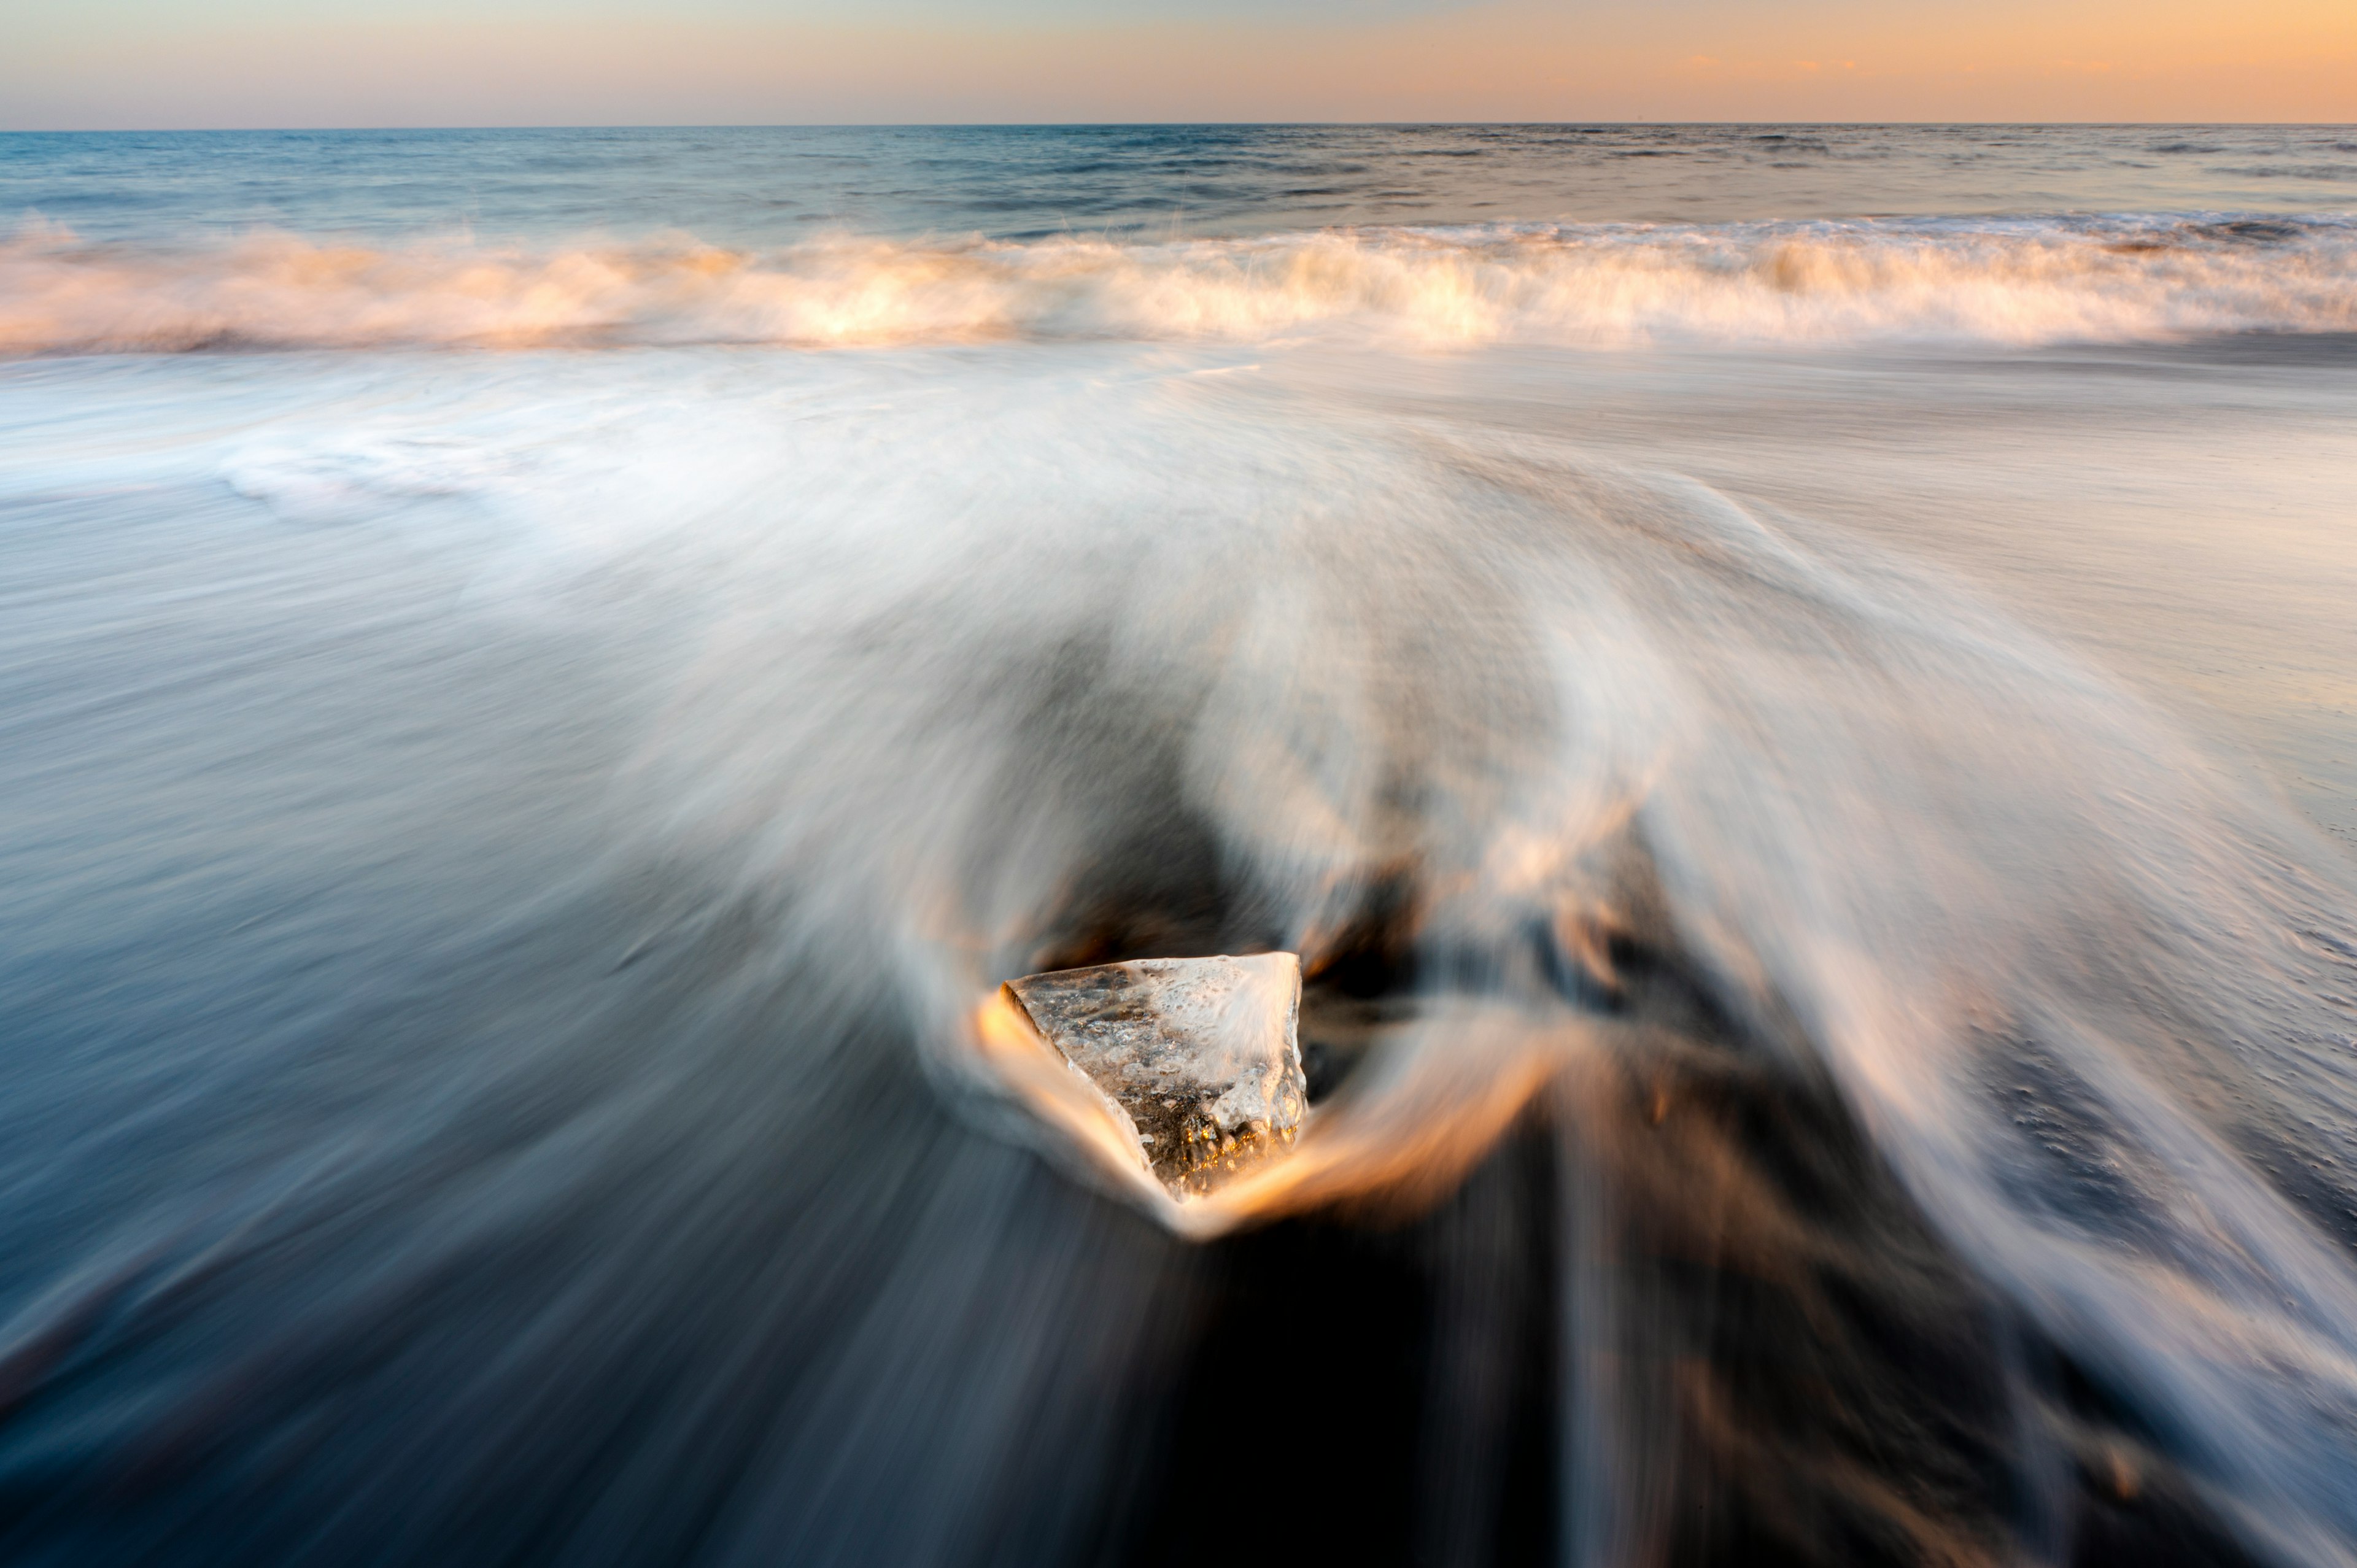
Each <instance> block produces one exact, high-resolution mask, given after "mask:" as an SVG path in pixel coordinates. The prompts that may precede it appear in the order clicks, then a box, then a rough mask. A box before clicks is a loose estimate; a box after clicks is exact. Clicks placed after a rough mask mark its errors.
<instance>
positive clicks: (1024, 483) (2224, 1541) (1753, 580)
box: [0, 125, 2357, 1568]
mask: <svg viewBox="0 0 2357 1568" xmlns="http://www.w3.org/2000/svg"><path fill="white" fill-rule="evenodd" d="M0 221H5V222H6V223H8V224H10V225H12V227H10V228H9V229H7V230H6V231H5V235H6V237H5V239H0V737H5V739H0V1561H5V1562H6V1563H10V1564H12V1565H13V1564H17V1563H23V1564H27V1565H44V1568H46V1565H58V1568H64V1565H72V1568H91V1565H111V1564H118V1563H120V1564H165V1565H178V1564H212V1563H219V1564H224V1565H227V1564H236V1565H241V1568H244V1565H256V1564H294V1563H321V1564H337V1565H343V1564H384V1565H388V1568H390V1565H393V1564H419V1565H433V1568H471V1565H475V1564H525V1563H546V1564H568V1565H569V1564H599V1563H615V1564H633V1565H643V1564H671V1563H680V1564H728V1565H734V1564H750V1563H765V1564H767V1563H791V1564H795V1565H798V1568H799V1565H802V1564H834V1563H843V1564H879V1565H890V1568H915V1565H922V1564H936V1563H938V1564H966V1563H975V1564H980V1563H1004V1564H1008V1565H1012V1568H1051V1565H1055V1564H1064V1563H1072V1564H1082V1563H1088V1564H1096V1563H1124V1564H1127V1563H1135V1564H1179V1563H1199V1562H1201V1561H1203V1560H1205V1559H1206V1558H1209V1557H1214V1556H1218V1555H1222V1554H1225V1555H1249V1556H1252V1557H1254V1558H1256V1559H1258V1558H1265V1559H1267V1560H1271V1561H1275V1562H1297V1563H1322V1562H1342V1561H1349V1562H1353V1563H1360V1564H1363V1565H1366V1568H1379V1565H1383V1564H1391V1563H1400V1564H1406V1563H1415V1564H1460V1563H1461V1564H1475V1563H1563V1564H1574V1565H1577V1568H1617V1565H1621V1564H1627V1565H1630V1568H1638V1565H1651V1564H1657V1563H1658V1564H1679V1565H1686V1564H1717V1563H1728V1564H1763V1563H1774V1564H1792V1565H1803V1564H1824V1565H1827V1568H1833V1565H1849V1564H1863V1563H1892V1564H1917V1563H1939V1564H1952V1565H1958V1568H1963V1565H1970V1564H1981V1563H1988V1564H1996V1563H2054V1564H2071V1565H2074V1568H2093V1565H2096V1564H2121V1565H2128V1564H2135V1565H2138V1568H2142V1565H2147V1564H2158V1563H2254V1564H2277V1565H2282V1568H2312V1565H2328V1564H2336V1563H2339V1564H2352V1563H2357V1481H2352V1477H2357V501H2352V497H2357V129H2352V128H2350V127H2332V126H2325V127H2297V126H2150V125H2137V126H2082V125H2069V126H1956V127H1943V126H1898V127H1890V126H1882V127H1876V126H1853V125H1842V126H1792V125H1777V126H1685V125H1606V126H1592V127H1582V126H1491V125H1478V126H1205V127H1172V126H1152V127H1118V126H1115V127H1000V128H954V127H924V128H870V129H859V128H844V129H745V128H722V129H701V130H699V129H679V130H653V129H629V130H532V131H505V130H502V131H449V132H398V133H396V132H382V133H376V132H337V133H258V132H257V133H236V134H231V133H211V134H170V135H167V134H8V135H0ZM1267 951H1288V952H1297V953H1298V954H1300V955H1301V961H1302V968H1303V972H1304V975H1305V990H1304V994H1303V999H1302V1004H1301V1014H1300V1036H1301V1041H1302V1047H1303V1052H1304V1057H1305V1060H1306V1063H1307V1066H1308V1090H1309V1094H1310V1097H1311V1101H1312V1103H1313V1111H1312V1113H1311V1119H1310V1121H1309V1122H1308V1124H1307V1126H1306V1129H1305V1131H1304V1133H1303V1136H1302V1140H1301V1143H1300V1144H1299V1148H1298V1151H1297V1154H1296V1155H1294V1156H1293V1160H1292V1163H1291V1164H1290V1165H1287V1166H1286V1170H1287V1171H1288V1172H1289V1173H1290V1174H1289V1175H1288V1176H1287V1177H1286V1179H1285V1180H1284V1181H1281V1182H1274V1183H1262V1184H1260V1185H1258V1186H1248V1187H1239V1188H1237V1189H1235V1196H1232V1197H1224V1196H1218V1195H1215V1196H1214V1197H1211V1198H1206V1199H1201V1200H1199V1201H1198V1202H1196V1203H1193V1204H1188V1205H1180V1204H1178V1203H1175V1202H1171V1201H1168V1199H1166V1198H1163V1197H1160V1196H1159V1195H1158V1194H1157V1193H1155V1192H1147V1191H1143V1190H1141V1189H1140V1188H1139V1187H1138V1185H1137V1184H1136V1183H1135V1182H1130V1181H1127V1180H1125V1177H1124V1176H1123V1173H1122V1171H1121V1170H1119V1169H1116V1168H1114V1165H1109V1164H1108V1161H1107V1159H1106V1157H1105V1155H1104V1153H1103V1149H1102V1148H1101V1147H1099V1146H1097V1145H1096V1144H1092V1143H1091V1141H1090V1139H1089V1138H1088V1137H1086V1136H1083V1135H1082V1134H1081V1133H1076V1132H1075V1131H1074V1128H1073V1124H1072V1123H1071V1121H1070V1119H1069V1118H1063V1117H1060V1114H1059V1113H1058V1111H1057V1109H1056V1106H1055V1105H1054V1104H1053V1103H1050V1101H1053V1099H1054V1097H1053V1096H1052V1095H1046V1094H1043V1092H1042V1091H1041V1090H1040V1089H1039V1085H1038V1084H1037V1083H1036V1082H1034V1081H1032V1080H1030V1079H1026V1078H1025V1077H1024V1076H1023V1075H1022V1074H1021V1073H1019V1072H1015V1071H1012V1070H1010V1069H1007V1068H1006V1063H1005V1061H1004V1059H1003V1058H1002V1056H1001V1055H1000V1054H999V1053H997V1052H996V1049H995V1047H994V1046H993V1043H992V1039H991V1037H990V1033H989V1030H988V1028H987V1027H986V1025H985V1020H986V1018H987V1016H988V1015H987V1013H986V1010H985V1003H986V1002H987V999H988V998H990V997H991V995H992V994H993V993H994V992H995V989H996V986H997V985H998V984H999V983H1000V982H1002V981H1005V980H1007V979H1009V978H1012V977H1016V976H1020V975H1023V974H1027V973H1031V972H1039V971H1042V970H1048V969H1056V968H1064V967H1071V966H1074V965H1080V964H1088V963H1094V962H1100V961H1113V960H1118V959H1127V958H1138V957H1188V956H1198V955H1209V954H1217V953H1238V954H1240V953H1254V952H1267Z"/></svg>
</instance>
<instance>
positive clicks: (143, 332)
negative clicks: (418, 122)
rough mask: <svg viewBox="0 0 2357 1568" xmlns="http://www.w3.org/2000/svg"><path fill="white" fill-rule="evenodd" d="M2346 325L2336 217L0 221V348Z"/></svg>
mask: <svg viewBox="0 0 2357 1568" xmlns="http://www.w3.org/2000/svg"><path fill="white" fill-rule="evenodd" d="M2352 329H2357V224H2352V222H2351V221H2350V220H2347V219H2346V218H2341V217H2329V216H2328V217H2310V218H2301V219H2285V218H2268V219H2264V220H2261V219H2238V218H2234V217H2232V216H2221V217H2215V218H2208V219H2193V218H2162V219H2147V218H2136V217H2121V218H2105V219H2049V220H1979V221H1972V222H1961V221H1922V220H1908V221H1889V222H1875V221H1866V220H1857V221H1844V222H1808V223H1744V224H1726V225H1695V226H1679V225H1622V224H1604V225H1577V226H1575V225H1512V226H1496V227H1461V226H1460V227H1451V228H1432V229H1415V228H1363V229H1338V230H1329V231H1317V232H1300V233H1290V234H1280V235H1275V236H1268V237H1262V238H1251V239H1230V240H1199V241H1184V242H1160V243H1151V242H1147V243H1141V242H1116V241H1114V240H1110V239H1104V238H1092V237H1088V236H1085V235H1068V236H1062V237H1058V238H1052V239H1045V240H1036V241H1028V242H1016V241H994V240H987V239H983V238H979V237H976V238H971V239H964V240H954V241H946V242H942V241H932V242H924V241H920V242H908V241H893V240H883V239H861V238H855V237H836V238H832V239H828V240H824V241H819V242H810V243H806V244H801V245H796V246H791V247H788V248H783V249H777V250H770V251H757V250H748V249H741V248H730V247H726V246H717V245H709V244H705V243H701V242H696V241H694V240H689V239H667V240H657V241H649V242H634V243H605V244H585V245H578V246H570V247H563V246H560V247H543V248H533V247H527V246H520V245H500V244H493V243H483V242H474V241H471V240H465V239H451V240H445V241H439V242H414V243H408V244H402V245H393V246H372V245H366V244H359V243H350V244H347V243H339V242H334V241H330V240H324V239H318V238H312V237H306V236H303V235H298V234H292V233H285V232H256V233H252V234H248V235H246V236H244V237H243V238H241V239H237V240H234V241H230V242H219V243H209V244H195V245H187V246H180V247H163V246H156V245H131V244H123V243H108V244H100V243H88V242H82V241H81V240H78V239H77V238H76V237H75V236H73V235H72V234H71V233H70V232H67V231H61V230H58V229H54V228H46V227H44V228H35V229H31V230H28V231H26V232H24V233H22V234H20V235H19V237H17V238H16V239H15V240H14V241H11V242H8V243H6V244H5V246H0V352H6V353H11V354H18V355H25V354H54V353H113V352H188V351H194V350H203V349H359V348H371V347H384V346H393V345H406V346H448V347H479V348H522V347H550V346H569V347H585V348H586V347H609V346H610V347H622V346H632V345H657V344H669V345H684V344H698V343H706V344H774V345H780V346H787V347H793V348H804V349H816V348H828V347H848V346H862V345H879V346H880V345H899V344H926V343H935V344H953V343H979V342H991V341H1004V340H1026V339H1039V340H1056V339H1074V338H1107V339H1129V340H1146V341H1157V340H1169V341H1213V342H1254V341H1261V340H1266V339H1269V338H1281V337H1286V336H1290V335H1301V334H1312V335H1320V336H1329V337H1336V338H1357V339H1364V340H1373V341H1377V342H1383V343H1391V344H1400V345H1406V346H1415V347H1430V348H1448V347H1460V346H1474V345H1481V344H1491V343H1529V344H1540V345H1555V346H1565V347H1580V346H1593V347H1605V348H1613V347H1638V346H1643V345H1647V344H1681V343H1722V344H1736V345H1769V344H1790V345H1808V344H1869V343H1877V342H1910V341H1912V342H1931V343H1947V344H1969V343H1991V344H2011V345H2029V344H2044V343H2056V342H2068V341H2090V342H2136V341H2152V340H2169V339H2177V338H2187V337H2192V336H2198V335H2202V334H2211V333H2232V332H2294V333H2316V332H2345V331H2350V330H2352Z"/></svg>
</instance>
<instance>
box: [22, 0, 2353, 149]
mask: <svg viewBox="0 0 2357 1568" xmlns="http://www.w3.org/2000/svg"><path fill="white" fill-rule="evenodd" d="M18 3H19V4H22V3H23V0H18ZM11 31H12V33H13V35H14V41H13V47H12V48H10V49H9V50H7V51H5V54H0V127H5V128H11V129H42V128H105V127H125V128H138V127H200V126H214V125H251V126H276V125H421V124H469V125H489V124H794V123H829V122H836V123H840V122H852V123H868V124H875V123H918V122H1007V121H1013V122H1052V121H1083V122H1135V121H1197V120H1246V121H1324V120H1419V121H1448V120H1527V121H1583V120H1585V121H1618V120H1638V119H1654V120H1706V121H1707V120H1803V121H1809V120H1817V121H1835V120H1869V121H1908V120H1932V121H1942V120H1978V121H2029V120H2040V121H2042V120H2174V121H2226V120H2274V121H2298V122H2332V123H2339V122H2345V121H2352V120H2357V4H2351V3H2350V0H2257V3H2254V4H2246V5H2239V6H2222V5H2215V4H2212V3H2206V0H2205V3H2201V4H2195V3H2191V0H2149V3H2144V4H2126V3H2121V0H2063V3H2060V4H2055V3H2046V4H2032V3H2024V0H1990V3H1987V4H1959V3H1956V0H1925V3H1921V4H1915V5H1905V6H1894V5H1872V6H1869V5H1858V4H1842V3H1822V0H1821V3H1816V4H1807V5H1732V4H1718V3H1701V4H1669V5H1645V6H1639V5H1601V4H1585V5H1563V4H1558V5H1530V4H1526V3H1523V0H1505V3H1501V4H1490V5H1447V6H1431V5H1426V6H1416V5H1394V6H1391V7H1388V8H1385V7H1383V6H1380V5H1377V6H1368V5H1351V4H1348V3H1347V0H1329V3H1328V4H1323V5H1312V6H1308V7H1301V6H1296V7H1293V8H1287V7H1285V6H1281V5H1280V6H1275V7H1273V8H1270V9H1267V10H1264V11H1259V12H1254V13H1243V12H1232V11H1228V12H1222V11H1212V12H1210V13H1198V14H1196V15H1195V16H1192V17H1191V18H1189V17H1188V16H1180V15H1174V14H1172V13H1171V12H1170V10H1169V9H1168V7H1157V6H1155V5H1142V4H1141V5H1117V6H1111V7H1100V8H1097V9H1094V10H1087V9H1078V8H1073V7H1069V6H1068V7H1066V8H1064V9H1062V10H1049V11H1045V12H1043V11H1041V10H1040V9H1039V8H1038V7H1036V6H1030V7H1026V6H1018V5H1003V6H992V5H966V6H963V7H957V8H942V7H934V8H932V9H925V8H921V7H920V8H915V9H906V10H899V11H895V10H889V9H886V10H881V11H876V12H870V13H867V14H866V15H865V16H858V15H852V14H847V13H844V12H841V11H836V10H827V9H823V8H791V7H789V8H773V9H771V10H769V11H763V10H760V9H759V8H757V7H752V6H737V7H729V6H719V7H716V8H712V9H707V10H703V11H695V10H685V11H683V10H678V9H670V10H667V11H664V12H662V13H658V12H657V11H655V10H654V9H653V8H652V7H651V6H650V5H633V4H604V5H583V6H580V7H576V8H574V9H572V10H569V11H568V10H565V9H563V8H552V7H550V6H548V5H505V6H502V5H490V6H484V7H476V8H473V9H469V10H468V11H465V12H456V11H454V12H449V13H447V14H440V13H436V11H434V10H432V9H431V8H430V7H429V8H421V7H405V8H398V7H394V6H392V5H378V4H366V3H362V4H342V5H286V4H270V3H266V0H250V3H247V4H242V5H241V4H236V3H231V4H222V5H206V6H203V7H201V8H199V7H196V6H194V5H185V4H181V3H178V0H92V3H91V4H89V5H80V6H75V7H67V6H64V5H53V6H51V7H50V8H49V9H48V11H47V12H45V13H43V14H40V15H37V16H32V17H30V18H29V19H28V20H27V21H20V22H18V23H15V24H12V27H11Z"/></svg>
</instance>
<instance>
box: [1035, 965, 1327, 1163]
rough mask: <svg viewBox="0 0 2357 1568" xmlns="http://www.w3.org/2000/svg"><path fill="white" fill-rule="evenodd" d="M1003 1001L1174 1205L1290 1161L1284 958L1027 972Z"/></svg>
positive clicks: (1293, 1015) (1293, 969) (1296, 1060)
mask: <svg viewBox="0 0 2357 1568" xmlns="http://www.w3.org/2000/svg"><path fill="white" fill-rule="evenodd" d="M1006 991H1007V993H1008V995H1010V996H1011V997H1012V998H1013V999H1014V1002H1015V1004H1016V1005H1017V1007H1019V1008H1021V1009H1022V1011H1023V1013H1024V1015H1026V1016H1027V1017H1028V1018H1029V1019H1030V1020H1031V1023H1032V1025H1033V1026H1035V1027H1036V1028H1038V1030H1039V1033H1040V1034H1041V1035H1042V1036H1045V1037H1046V1038H1047V1039H1048V1041H1049V1043H1050V1044H1052V1045H1053V1046H1055V1047H1056V1048H1057V1049H1058V1050H1060V1051H1061V1052H1062V1053H1063V1054H1064V1056H1065V1058H1066V1059H1067V1060H1069V1061H1071V1064H1072V1065H1073V1066H1074V1067H1076V1068H1078V1069H1081V1071H1082V1073H1084V1074H1086V1075H1087V1077H1088V1078H1089V1079H1090V1080H1091V1081H1092V1082H1093V1083H1094V1084H1095V1085H1096V1086H1097V1087H1098V1088H1099V1089H1100V1090H1103V1091H1104V1094H1105V1097H1106V1098H1107V1099H1109V1100H1111V1101H1113V1102H1114V1105H1115V1106H1116V1107H1118V1108H1119V1110H1120V1112H1122V1114H1123V1115H1124V1117H1125V1118H1126V1120H1127V1121H1128V1122H1129V1124H1130V1127H1131V1130H1132V1131H1134V1132H1135V1134H1136V1136H1137V1139H1138V1142H1139V1144H1141V1146H1142V1147H1143V1149H1144V1152H1145V1155H1146V1163H1147V1164H1148V1165H1151V1166H1152V1167H1153V1169H1154V1174H1155V1175H1156V1176H1158V1177H1160V1178H1161V1180H1162V1183H1163V1185H1164V1186H1165V1187H1168V1188H1169V1189H1170V1192H1171V1194H1172V1195H1173V1196H1174V1197H1181V1198H1186V1197H1201V1196H1203V1195H1204V1194H1206V1193H1209V1192H1212V1191H1214V1190H1216V1189H1217V1188H1219V1187H1221V1186H1222V1185H1224V1184H1225V1183H1226V1182H1228V1181H1230V1180H1232V1179H1233V1178H1234V1177H1236V1176H1241V1175H1243V1173H1244V1172H1246V1171H1248V1170H1251V1169H1252V1168H1253V1167H1254V1166H1255V1165H1262V1164H1264V1163H1265V1162H1267V1161H1268V1160H1270V1159H1272V1158H1275V1157H1278V1156H1280V1155H1285V1154H1287V1153H1289V1152H1291V1150H1292V1148H1293V1142H1294V1138H1295V1136H1296V1135H1297V1133H1298V1132H1299V1129H1300V1125H1301V1118H1302V1114H1303V1112H1305V1111H1307V1110H1308V1085H1307V1083H1306V1081H1305V1079H1303V1078H1302V1074H1301V1051H1300V1047H1299V1046H1298V1045H1297V1043H1296V1040H1295V1037H1294V1028H1295V1022H1296V1019H1297V1015H1298V1014H1299V1012H1300V1007H1301V961H1300V960H1299V959H1297V958H1296V957H1295V956H1294V955H1293V954H1291V953H1283V952H1280V953H1262V954H1258V955H1256V956H1254V957H1251V958H1149V959H1137V960H1134V961H1130V962H1127V963H1108V964H1100V965H1097V966H1095V967H1094V968H1091V969H1066V970H1057V971H1054V972H1050V973H1047V974H1028V975H1025V976H1024V977H1023V978H1022V979H1020V980H1012V981H1009V982H1007V983H1006Z"/></svg>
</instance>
